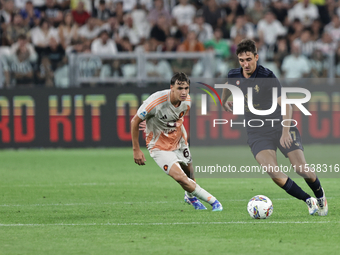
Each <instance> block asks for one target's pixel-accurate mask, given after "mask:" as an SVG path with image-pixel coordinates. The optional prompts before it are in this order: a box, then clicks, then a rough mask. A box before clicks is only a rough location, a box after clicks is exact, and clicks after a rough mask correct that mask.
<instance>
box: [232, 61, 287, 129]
mask: <svg viewBox="0 0 340 255" xmlns="http://www.w3.org/2000/svg"><path fill="white" fill-rule="evenodd" d="M228 84H231V85H236V86H237V87H239V88H240V89H241V90H242V92H243V95H244V114H245V120H246V126H247V132H248V133H254V132H256V133H258V132H260V133H267V132H272V131H277V130H279V129H282V126H281V121H282V116H281V107H280V106H279V105H278V104H277V107H276V110H275V111H274V112H273V113H272V114H269V115H265V116H263V115H255V114H253V113H252V112H250V110H249V108H248V87H250V88H252V92H253V106H254V108H255V109H257V110H268V109H270V108H271V107H272V101H273V99H272V98H273V96H272V93H273V92H272V90H273V88H277V98H278V97H280V96H281V84H280V82H279V80H278V79H277V78H276V76H275V75H274V73H273V72H272V71H270V70H269V69H267V68H265V67H263V66H261V65H257V67H256V69H255V71H254V73H253V74H252V75H251V77H249V78H248V79H246V78H244V76H243V73H242V68H237V69H232V70H230V72H229V73H228ZM253 119H258V120H262V121H263V123H264V124H263V126H262V127H251V126H249V125H248V121H249V120H253ZM272 119H275V121H269V120H272ZM250 125H252V126H260V125H261V121H251V122H250Z"/></svg>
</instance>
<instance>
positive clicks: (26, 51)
mask: <svg viewBox="0 0 340 255" xmlns="http://www.w3.org/2000/svg"><path fill="white" fill-rule="evenodd" d="M11 53H12V54H11V56H10V59H9V65H8V67H5V77H6V84H7V85H9V84H12V85H17V86H25V87H28V86H29V87H33V84H34V80H33V78H34V77H33V65H34V63H35V62H36V60H37V54H36V52H35V51H34V49H33V47H32V46H31V45H30V44H29V43H28V42H27V38H26V36H25V35H21V36H19V38H18V42H17V43H16V44H14V45H12V47H11Z"/></svg>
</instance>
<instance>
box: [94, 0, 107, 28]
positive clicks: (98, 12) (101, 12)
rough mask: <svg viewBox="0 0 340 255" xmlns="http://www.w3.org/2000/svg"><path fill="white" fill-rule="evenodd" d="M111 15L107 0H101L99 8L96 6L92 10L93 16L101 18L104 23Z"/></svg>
mask: <svg viewBox="0 0 340 255" xmlns="http://www.w3.org/2000/svg"><path fill="white" fill-rule="evenodd" d="M111 16H112V14H111V11H110V10H109V9H108V8H106V5H105V0H100V1H99V6H98V8H94V9H93V11H92V17H93V18H96V19H98V20H100V21H101V22H103V23H104V22H105V21H107V20H108V19H109V18H110V17H111Z"/></svg>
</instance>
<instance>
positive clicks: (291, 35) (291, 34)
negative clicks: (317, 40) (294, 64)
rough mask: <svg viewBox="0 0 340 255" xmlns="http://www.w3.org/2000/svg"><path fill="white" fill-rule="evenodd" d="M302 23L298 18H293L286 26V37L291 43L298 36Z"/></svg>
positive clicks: (301, 29) (300, 32)
mask: <svg viewBox="0 0 340 255" xmlns="http://www.w3.org/2000/svg"><path fill="white" fill-rule="evenodd" d="M303 28H304V27H303V24H302V23H301V21H300V20H299V19H295V20H294V21H293V23H292V24H291V25H290V26H289V27H288V32H287V34H288V39H289V42H290V43H292V42H293V41H294V40H295V39H297V38H300V36H301V34H302V31H303Z"/></svg>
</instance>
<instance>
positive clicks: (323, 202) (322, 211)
mask: <svg viewBox="0 0 340 255" xmlns="http://www.w3.org/2000/svg"><path fill="white" fill-rule="evenodd" d="M322 192H323V196H322V197H320V198H317V202H318V206H319V211H318V215H319V216H326V215H327V213H328V204H327V199H326V195H325V191H324V190H323V189H322Z"/></svg>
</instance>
